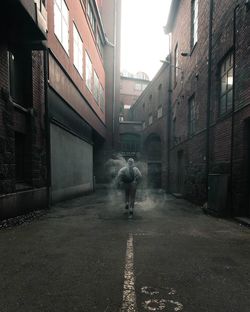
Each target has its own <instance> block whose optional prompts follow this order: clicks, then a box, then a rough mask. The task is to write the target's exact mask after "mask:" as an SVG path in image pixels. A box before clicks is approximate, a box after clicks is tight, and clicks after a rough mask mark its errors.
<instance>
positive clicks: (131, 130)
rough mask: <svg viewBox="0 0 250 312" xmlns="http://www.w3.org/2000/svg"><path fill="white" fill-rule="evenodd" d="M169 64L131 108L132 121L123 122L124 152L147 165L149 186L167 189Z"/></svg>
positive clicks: (122, 148)
mask: <svg viewBox="0 0 250 312" xmlns="http://www.w3.org/2000/svg"><path fill="white" fill-rule="evenodd" d="M168 67H169V65H168V63H167V62H166V63H165V64H163V65H162V67H161V68H160V70H159V71H158V73H157V74H156V75H155V77H154V78H153V80H152V81H151V82H150V83H149V84H148V86H147V87H146V88H145V89H144V91H143V92H142V94H141V95H140V96H139V97H138V99H137V100H136V102H135V103H134V105H132V106H131V108H130V121H121V122H120V142H121V147H120V149H121V154H122V155H123V156H124V157H129V156H132V157H135V158H136V160H138V161H140V162H142V163H143V164H144V169H145V172H144V174H145V176H147V181H145V182H146V185H147V186H148V187H149V188H164V189H166V188H167V171H168V168H167V162H168V155H167V150H168V149H167V146H168V128H167V125H168V122H167V120H168V105H167V104H168V102H167V101H168V86H169V79H168V77H169V76H168V75H169V70H168Z"/></svg>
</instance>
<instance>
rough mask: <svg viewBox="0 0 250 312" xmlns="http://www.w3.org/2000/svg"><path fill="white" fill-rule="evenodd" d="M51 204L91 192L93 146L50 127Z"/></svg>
mask: <svg viewBox="0 0 250 312" xmlns="http://www.w3.org/2000/svg"><path fill="white" fill-rule="evenodd" d="M51 168H52V172H51V179H52V181H51V184H52V202H57V201H61V200H64V199H67V198H70V197H73V196H77V195H81V194H83V193H85V192H89V191H92V190H93V146H92V145H91V144H89V143H87V142H85V141H83V140H81V139H79V138H78V137H76V136H74V135H72V134H71V133H69V132H67V131H65V130H64V129H62V128H61V127H58V126H57V125H54V124H51Z"/></svg>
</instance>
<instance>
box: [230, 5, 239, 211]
mask: <svg viewBox="0 0 250 312" xmlns="http://www.w3.org/2000/svg"><path fill="white" fill-rule="evenodd" d="M238 8H239V4H238V5H237V6H236V7H235V8H234V16H233V103H232V122H231V154H230V182H231V183H230V191H231V194H230V195H231V196H230V199H231V205H230V215H231V216H232V215H233V203H234V196H233V156H234V155H233V152H234V125H235V119H234V116H235V114H234V113H235V69H236V64H235V61H236V35H237V30H236V18H237V16H236V14H237V10H238Z"/></svg>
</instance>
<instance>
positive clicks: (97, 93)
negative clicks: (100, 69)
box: [94, 71, 100, 104]
mask: <svg viewBox="0 0 250 312" xmlns="http://www.w3.org/2000/svg"><path fill="white" fill-rule="evenodd" d="M99 93H100V91H99V79H98V77H97V74H96V72H95V71H94V98H95V100H96V102H97V103H98V104H99V98H100V95H99Z"/></svg>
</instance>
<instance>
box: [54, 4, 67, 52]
mask: <svg viewBox="0 0 250 312" xmlns="http://www.w3.org/2000/svg"><path fill="white" fill-rule="evenodd" d="M54 32H55V34H56V36H57V38H58V40H59V41H60V42H61V44H62V46H63V47H64V49H65V51H66V52H67V53H69V11H68V8H67V6H66V4H65V1H64V0H54Z"/></svg>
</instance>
